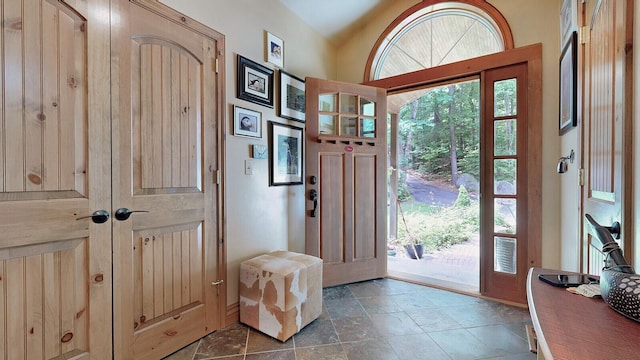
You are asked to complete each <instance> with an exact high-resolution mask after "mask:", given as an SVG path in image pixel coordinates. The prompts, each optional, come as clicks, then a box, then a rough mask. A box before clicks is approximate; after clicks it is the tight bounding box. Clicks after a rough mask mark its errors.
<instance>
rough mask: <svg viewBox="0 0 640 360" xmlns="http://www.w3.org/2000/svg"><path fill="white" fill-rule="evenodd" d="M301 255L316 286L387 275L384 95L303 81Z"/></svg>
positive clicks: (373, 90)
mask: <svg viewBox="0 0 640 360" xmlns="http://www.w3.org/2000/svg"><path fill="white" fill-rule="evenodd" d="M305 89H306V98H307V103H306V111H307V113H306V119H307V129H306V130H307V133H306V139H307V141H306V146H307V149H306V160H307V165H306V169H307V172H306V174H307V181H306V197H307V208H308V209H310V210H309V211H307V214H306V252H307V254H311V255H315V256H319V257H321V258H322V259H323V261H324V266H323V279H322V281H323V286H325V287H326V286H334V285H338V284H345V283H350V282H356V281H362V280H368V279H375V278H379V277H383V276H385V275H386V272H387V252H386V241H387V196H386V194H387V106H386V96H387V95H386V91H385V90H384V89H380V88H374V87H370V86H363V85H355V84H347V83H340V82H337V81H328V80H320V79H315V78H307V80H306V84H305Z"/></svg>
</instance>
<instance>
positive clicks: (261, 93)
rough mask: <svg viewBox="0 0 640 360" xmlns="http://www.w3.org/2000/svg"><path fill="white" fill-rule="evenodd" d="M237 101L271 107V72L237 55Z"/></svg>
mask: <svg viewBox="0 0 640 360" xmlns="http://www.w3.org/2000/svg"><path fill="white" fill-rule="evenodd" d="M237 80H238V83H237V86H236V88H237V95H236V96H237V97H238V99H242V100H247V101H251V102H252V103H256V104H260V105H264V106H267V107H270V108H272V107H273V70H272V69H269V68H267V67H264V66H262V65H260V64H258V63H256V62H253V61H251V60H249V59H247V58H245V57H243V56H241V55H238V79H237Z"/></svg>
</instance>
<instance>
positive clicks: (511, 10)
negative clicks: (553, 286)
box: [338, 0, 578, 268]
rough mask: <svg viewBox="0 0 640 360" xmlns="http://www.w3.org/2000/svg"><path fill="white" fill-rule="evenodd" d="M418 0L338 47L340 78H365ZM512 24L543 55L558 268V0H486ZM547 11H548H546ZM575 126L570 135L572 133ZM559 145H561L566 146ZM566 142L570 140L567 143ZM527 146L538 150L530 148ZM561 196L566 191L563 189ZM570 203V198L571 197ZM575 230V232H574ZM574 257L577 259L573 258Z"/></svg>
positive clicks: (550, 244) (549, 205)
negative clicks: (377, 49)
mask: <svg viewBox="0 0 640 360" xmlns="http://www.w3.org/2000/svg"><path fill="white" fill-rule="evenodd" d="M418 2H419V1H417V0H396V1H394V4H393V5H392V7H391V8H389V9H388V11H386V12H384V13H381V14H378V16H376V17H375V18H372V19H371V20H370V21H369V22H368V23H367V24H366V25H365V26H364V27H363V28H362V29H361V30H360V31H359V32H358V33H356V34H355V35H353V36H351V37H350V40H349V41H347V42H345V43H344V44H342V45H341V46H340V47H339V49H338V80H341V81H347V82H361V81H363V76H364V68H365V65H366V62H367V59H368V57H369V54H370V52H371V49H372V47H373V45H374V44H375V42H376V41H377V39H378V37H379V36H380V35H381V34H382V33H383V32H384V30H385V29H386V27H387V26H388V25H389V24H390V23H391V22H392V21H393V20H394V19H395V18H396V17H398V16H399V15H400V14H401V13H402V12H403V11H404V10H406V9H408V8H409V7H411V6H413V5H414V4H416V3H418ZM489 2H490V3H491V4H492V5H493V6H495V7H496V8H497V9H498V10H499V11H500V12H501V13H502V14H503V15H504V17H505V18H506V19H507V21H508V22H509V25H510V26H511V31H512V33H513V39H514V42H515V46H516V47H520V46H525V45H530V44H535V43H542V56H543V58H542V61H543V80H542V86H543V91H542V93H543V99H542V103H543V109H542V114H543V119H542V121H543V126H542V130H543V146H542V166H543V168H542V178H543V180H542V208H543V213H542V225H543V230H542V240H543V244H542V262H543V266H546V267H553V268H558V267H560V266H561V260H560V240H559V239H560V238H561V233H560V205H561V203H560V181H559V175H558V174H557V173H556V171H555V169H556V162H557V160H558V158H559V157H560V156H561V155H560V154H561V151H560V145H561V141H560V140H561V139H560V137H559V136H558V115H557V114H558V85H557V84H558V81H557V79H558V58H559V55H560V51H559V43H560V41H559V37H560V36H559V32H560V30H559V16H558V15H555V14H559V13H560V4H561V1H559V0H538V1H523V0H519V1H513V0H490V1H489ZM550 14H551V15H550ZM576 135H577V131H573V132H572V133H571V136H573V137H575V136H576ZM564 146H565V145H563V151H562V153H563V152H564ZM566 146H570V145H569V144H567V145H566ZM531 151H539V149H532V150H531ZM563 196H564V194H563ZM571 203H572V202H571ZM575 236H577V235H575ZM568 257H569V258H570V259H568V260H567V263H572V262H573V261H577V257H578V253H577V252H573V253H572V254H569V255H568ZM574 258H575V259H574Z"/></svg>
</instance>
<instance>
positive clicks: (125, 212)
mask: <svg viewBox="0 0 640 360" xmlns="http://www.w3.org/2000/svg"><path fill="white" fill-rule="evenodd" d="M136 212H148V211H147V210H129V209H127V208H120V209H118V210H116V212H115V214H114V216H115V217H116V220H120V221H124V220H127V219H129V216H131V214H133V213H136Z"/></svg>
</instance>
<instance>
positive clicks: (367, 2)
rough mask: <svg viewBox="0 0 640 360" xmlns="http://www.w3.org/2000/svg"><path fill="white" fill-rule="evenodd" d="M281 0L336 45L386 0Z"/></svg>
mask: <svg viewBox="0 0 640 360" xmlns="http://www.w3.org/2000/svg"><path fill="white" fill-rule="evenodd" d="M280 1H281V2H282V3H283V4H284V5H285V6H286V7H288V8H289V9H291V11H293V12H294V13H295V14H296V15H298V16H299V17H300V18H301V19H302V20H303V21H304V22H306V23H307V24H309V25H310V26H311V27H312V28H314V29H315V30H316V31H318V32H319V33H320V34H322V35H323V36H324V37H326V38H327V39H328V40H329V41H331V42H332V43H334V44H335V45H339V44H340V43H342V41H344V39H346V38H347V37H348V36H349V32H350V30H351V29H352V28H353V27H354V26H356V25H357V24H358V23H359V22H361V21H362V20H363V19H364V17H365V15H367V14H368V13H370V12H373V11H374V10H376V8H377V7H380V6H382V5H383V3H385V0H280ZM388 3H390V1H389V2H388Z"/></svg>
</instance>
